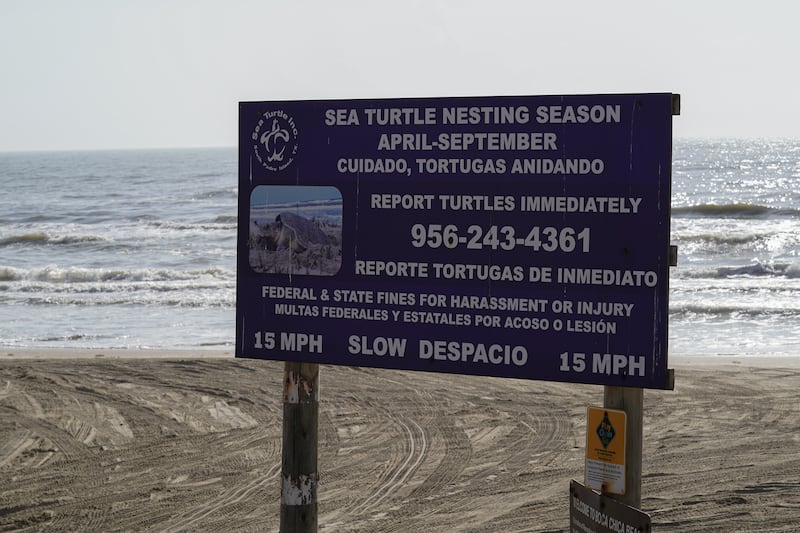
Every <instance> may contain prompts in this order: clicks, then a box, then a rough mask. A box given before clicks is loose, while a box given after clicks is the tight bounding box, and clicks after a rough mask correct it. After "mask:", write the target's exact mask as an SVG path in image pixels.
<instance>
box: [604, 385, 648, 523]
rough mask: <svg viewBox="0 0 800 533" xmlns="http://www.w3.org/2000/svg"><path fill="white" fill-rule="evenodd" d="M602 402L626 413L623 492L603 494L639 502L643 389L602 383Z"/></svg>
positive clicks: (631, 504) (635, 504)
mask: <svg viewBox="0 0 800 533" xmlns="http://www.w3.org/2000/svg"><path fill="white" fill-rule="evenodd" d="M603 406H604V407H607V408H608V409H619V410H620V411H625V413H626V415H627V416H626V426H627V431H626V434H625V494H624V495H623V496H619V495H616V494H608V495H607V496H609V497H611V498H613V499H615V500H617V501H620V502H622V503H624V504H626V505H629V506H630V507H635V508H636V509H639V508H640V507H641V505H642V425H643V419H644V389H638V388H631V387H611V386H605V391H604V394H603Z"/></svg>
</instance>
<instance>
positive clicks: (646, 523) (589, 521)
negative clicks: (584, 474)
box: [569, 479, 651, 533]
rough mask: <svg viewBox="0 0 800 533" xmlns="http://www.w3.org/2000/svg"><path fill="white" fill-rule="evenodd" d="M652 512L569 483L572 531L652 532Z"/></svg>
mask: <svg viewBox="0 0 800 533" xmlns="http://www.w3.org/2000/svg"><path fill="white" fill-rule="evenodd" d="M650 530H651V522H650V515H648V514H647V513H645V512H643V511H640V510H639V509H636V508H635V507H630V506H628V505H625V504H624V503H621V502H618V501H616V500H614V499H612V498H609V497H608V496H603V495H602V494H600V493H599V492H596V491H593V490H592V489H590V488H587V487H584V486H583V485H581V484H580V483H578V482H577V481H575V480H574V479H573V480H572V481H571V482H570V485H569V531H570V533H586V532H587V531H592V532H594V533H649V532H650Z"/></svg>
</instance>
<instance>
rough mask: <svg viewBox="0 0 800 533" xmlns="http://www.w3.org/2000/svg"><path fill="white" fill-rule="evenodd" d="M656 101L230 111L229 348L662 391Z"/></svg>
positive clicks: (663, 168)
mask: <svg viewBox="0 0 800 533" xmlns="http://www.w3.org/2000/svg"><path fill="white" fill-rule="evenodd" d="M672 102H673V95H671V94H626V95H588V96H540V97H539V96H537V97H534V96H520V97H493V98H435V99H390V100H326V101H283V102H244V103H241V104H240V106H239V112H240V114H239V129H240V131H239V237H238V287H237V313H236V321H237V339H236V355H237V357H251V358H259V359H278V360H291V361H304V362H314V363H323V364H342V365H353V366H369V367H381V368H397V369H406V370H425V371H434V372H450V373H458V374H476V375H486V376H504V377H515V378H527V379H540V380H551V381H566V382H579V383H597V384H604V385H622V386H631V387H646V388H667V387H668V380H667V369H666V366H667V292H668V275H669V274H668V268H669V266H668V263H669V223H670V186H671V155H672V154H671V146H672V109H673V106H672Z"/></svg>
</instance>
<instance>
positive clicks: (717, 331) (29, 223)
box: [0, 140, 800, 356]
mask: <svg viewBox="0 0 800 533" xmlns="http://www.w3.org/2000/svg"><path fill="white" fill-rule="evenodd" d="M236 168H237V167H236V150H235V149H234V148H227V149H224V148H221V149H197V150H153V151H107V152H63V153H6V154H0V191H2V193H1V194H0V346H6V347H13V346H27V347H86V348H109V347H137V348H191V349H204V348H206V349H207V348H221V347H222V348H232V347H233V345H234V336H235V324H234V321H235V318H234V315H235V309H234V308H235V287H236V225H237V221H236V213H237V175H236V172H237V171H236ZM672 198H673V215H672V239H671V240H672V244H675V245H677V246H678V254H679V264H678V267H676V268H673V269H671V277H670V349H669V353H670V354H672V355H716V354H735V355H750V356H758V355H768V354H771V355H787V356H789V355H798V354H800V140H785V141H760V140H714V141H711V140H676V141H675V145H674V154H673V195H672Z"/></svg>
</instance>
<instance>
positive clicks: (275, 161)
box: [252, 110, 298, 172]
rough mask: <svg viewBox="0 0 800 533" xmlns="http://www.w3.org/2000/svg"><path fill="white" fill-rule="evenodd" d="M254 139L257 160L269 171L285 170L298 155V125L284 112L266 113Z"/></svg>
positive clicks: (255, 131) (259, 121)
mask: <svg viewBox="0 0 800 533" xmlns="http://www.w3.org/2000/svg"><path fill="white" fill-rule="evenodd" d="M252 139H253V151H254V152H255V156H256V159H258V161H259V162H260V163H261V164H262V165H264V168H266V169H267V170H272V171H274V172H277V171H279V170H283V169H285V168H287V167H288V166H289V165H291V164H292V161H294V158H295V156H296V155H297V148H298V144H297V125H296V124H295V123H294V119H293V118H292V117H290V116H289V115H287V114H286V113H285V112H284V111H281V110H277V111H267V112H266V113H264V114H263V115H262V116H261V118H259V119H258V123H257V124H256V127H255V129H254V130H253V135H252Z"/></svg>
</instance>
